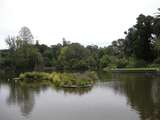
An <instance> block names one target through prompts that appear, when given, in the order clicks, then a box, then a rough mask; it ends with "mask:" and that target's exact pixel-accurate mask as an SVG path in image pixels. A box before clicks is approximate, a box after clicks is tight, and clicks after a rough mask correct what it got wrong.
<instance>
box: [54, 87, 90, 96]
mask: <svg viewBox="0 0 160 120" xmlns="http://www.w3.org/2000/svg"><path fill="white" fill-rule="evenodd" d="M54 89H55V90H56V91H57V92H58V91H64V93H65V94H75V95H84V94H86V93H88V92H90V91H91V89H92V87H88V88H54Z"/></svg>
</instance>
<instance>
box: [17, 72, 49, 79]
mask: <svg viewBox="0 0 160 120" xmlns="http://www.w3.org/2000/svg"><path fill="white" fill-rule="evenodd" d="M19 78H20V79H21V80H48V79H49V74H48V73H45V72H26V73H22V74H20V76H19Z"/></svg>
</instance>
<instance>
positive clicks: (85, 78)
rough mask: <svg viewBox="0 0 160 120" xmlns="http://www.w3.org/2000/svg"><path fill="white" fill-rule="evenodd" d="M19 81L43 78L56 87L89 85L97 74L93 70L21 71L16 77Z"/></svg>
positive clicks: (40, 80) (40, 79)
mask: <svg viewBox="0 0 160 120" xmlns="http://www.w3.org/2000/svg"><path fill="white" fill-rule="evenodd" d="M18 79H19V80H20V81H19V82H21V83H33V82H36V81H38V82H42V81H43V80H45V81H48V82H50V83H53V84H54V85H55V86H56V87H69V88H70V87H91V86H92V85H93V83H94V81H95V80H97V79H98V76H97V74H96V73H95V72H93V71H92V72H89V71H86V72H85V73H66V72H64V73H60V72H53V73H45V72H26V73H21V74H20V75H19V78H18Z"/></svg>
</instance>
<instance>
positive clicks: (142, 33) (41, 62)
mask: <svg viewBox="0 0 160 120" xmlns="http://www.w3.org/2000/svg"><path fill="white" fill-rule="evenodd" d="M158 10H159V11H160V9H158ZM125 35H126V37H125V38H124V39H118V40H116V41H113V42H112V44H111V45H109V46H107V47H103V48H101V47H98V46H96V45H88V46H83V45H81V44H79V43H71V42H69V41H66V40H65V38H63V43H62V44H60V43H59V44H57V45H51V46H50V47H48V46H47V45H44V44H39V42H38V41H36V43H34V41H33V40H34V37H33V35H32V33H31V31H30V30H29V28H27V27H22V28H21V30H20V32H19V34H18V35H17V36H16V37H10V36H9V37H8V38H7V39H6V43H7V44H8V46H9V49H7V50H1V51H0V68H1V69H12V70H14V71H33V70H44V69H45V68H52V69H62V70H64V69H69V70H86V69H92V70H97V69H102V68H106V67H108V68H113V67H114V68H124V67H150V66H152V67H155V66H156V67H157V66H158V65H159V64H160V16H159V13H158V14H157V15H156V16H145V15H143V14H140V15H139V16H138V17H137V22H136V24H135V25H133V26H132V27H131V28H129V29H128V31H126V32H125Z"/></svg>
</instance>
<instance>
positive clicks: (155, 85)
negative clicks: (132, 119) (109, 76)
mask: <svg viewBox="0 0 160 120" xmlns="http://www.w3.org/2000/svg"><path fill="white" fill-rule="evenodd" d="M113 79H115V80H118V79H119V80H121V81H120V82H117V83H118V84H117V83H116V82H114V83H115V84H113V86H112V87H113V89H114V90H115V91H117V92H119V94H123V95H125V96H126V97H127V99H128V104H129V105H130V106H131V107H132V109H134V110H136V111H137V112H138V113H139V115H140V118H141V120H160V80H158V79H159V77H155V76H148V74H137V75H136V74H129V75H128V74H113Z"/></svg>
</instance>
